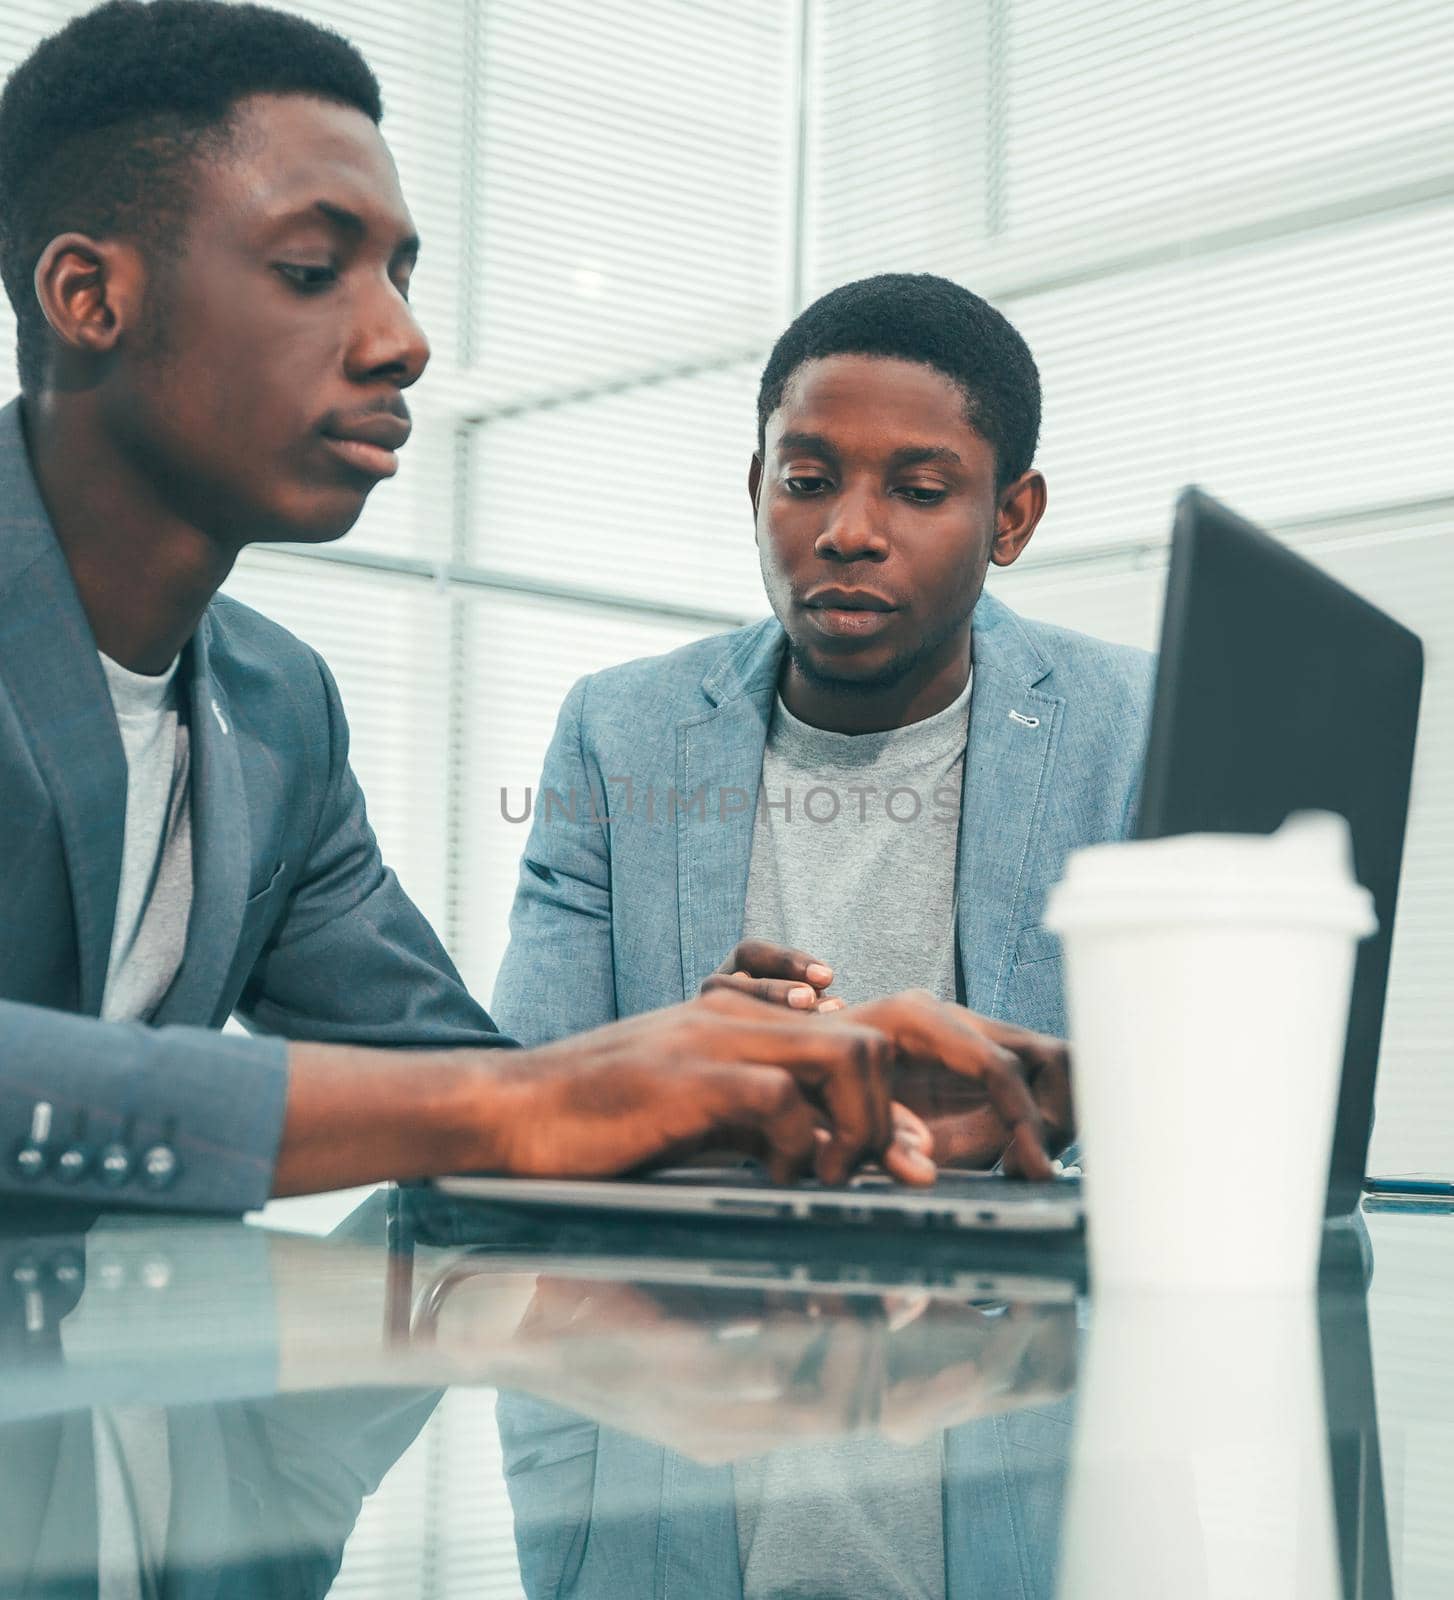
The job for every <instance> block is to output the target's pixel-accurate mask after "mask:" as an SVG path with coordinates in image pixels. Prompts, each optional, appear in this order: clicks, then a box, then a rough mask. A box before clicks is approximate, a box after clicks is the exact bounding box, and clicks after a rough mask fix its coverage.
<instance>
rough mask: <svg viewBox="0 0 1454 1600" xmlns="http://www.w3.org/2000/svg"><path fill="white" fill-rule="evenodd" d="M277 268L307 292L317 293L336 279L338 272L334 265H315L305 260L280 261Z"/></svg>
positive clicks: (293, 283)
mask: <svg viewBox="0 0 1454 1600" xmlns="http://www.w3.org/2000/svg"><path fill="white" fill-rule="evenodd" d="M277 270H278V271H279V272H280V273H282V275H283V276H284V277H285V278H286V279H287V280H288V282H289V283H291V284H292V285H293V287H294V288H295V289H301V290H302V291H303V292H304V293H305V294H316V293H317V292H318V290H320V289H326V288H327V287H328V285H329V284H331V283H333V282H335V281H336V279H337V278H338V273H337V272H336V271H335V270H334V269H333V268H332V267H319V266H313V265H311V264H309V263H308V262H304V261H279V262H278V263H277Z"/></svg>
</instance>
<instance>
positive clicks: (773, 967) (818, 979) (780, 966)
mask: <svg viewBox="0 0 1454 1600" xmlns="http://www.w3.org/2000/svg"><path fill="white" fill-rule="evenodd" d="M717 971H718V972H720V973H727V972H747V973H750V974H751V975H752V976H753V977H755V978H785V979H797V980H798V981H799V982H806V983H809V984H811V985H812V986H813V988H815V989H826V988H827V987H828V985H829V984H830V983H832V982H833V969H832V967H830V966H829V965H828V964H827V962H826V961H820V960H819V959H818V958H817V956H810V955H809V954H808V953H807V951H805V950H794V949H793V948H791V946H789V945H783V944H773V943H771V942H770V941H769V940H767V939H740V940H739V941H738V942H737V945H736V947H735V948H734V949H733V951H732V953H731V955H729V956H728V957H727V959H726V960H725V961H724V962H723V963H722V965H721V966H720V967H718V968H717Z"/></svg>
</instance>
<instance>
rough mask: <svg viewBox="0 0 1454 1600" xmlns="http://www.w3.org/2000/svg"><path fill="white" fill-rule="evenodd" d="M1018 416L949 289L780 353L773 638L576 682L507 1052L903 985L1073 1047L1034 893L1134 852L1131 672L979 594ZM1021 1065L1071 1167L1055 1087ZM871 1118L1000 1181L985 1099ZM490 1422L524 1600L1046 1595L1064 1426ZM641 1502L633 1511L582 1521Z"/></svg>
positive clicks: (796, 333) (526, 866)
mask: <svg viewBox="0 0 1454 1600" xmlns="http://www.w3.org/2000/svg"><path fill="white" fill-rule="evenodd" d="M1039 421H1040V388H1039V379H1038V375H1037V372H1036V368H1035V363H1034V361H1033V359H1032V357H1031V354H1030V351H1029V350H1028V348H1027V347H1026V345H1025V343H1024V341H1023V340H1022V339H1021V338H1020V336H1019V335H1018V334H1017V333H1016V332H1015V330H1014V329H1013V328H1012V327H1011V326H1010V324H1009V323H1008V322H1007V321H1006V320H1005V319H1004V318H1003V317H1002V316H1001V315H1000V314H999V313H998V312H996V311H995V310H994V309H993V308H992V307H990V306H988V305H987V304H986V303H985V302H984V301H982V300H980V299H979V298H978V297H976V296H975V295H972V294H970V293H969V292H968V291H967V290H965V289H963V288H960V287H959V286H957V285H955V284H953V283H950V282H948V281H946V280H944V279H942V278H935V277H929V276H910V275H889V276H883V277H878V278H871V279H867V280H865V281H863V282H859V283H852V284H848V285H846V286H844V287H843V288H840V289H837V290H834V291H833V292H832V293H830V294H827V295H825V296H824V297H823V298H822V299H821V300H819V301H818V302H817V303H816V304H814V305H812V306H810V307H809V308H808V309H807V310H806V311H805V312H803V314H802V315H801V316H800V317H799V318H798V319H797V320H796V321H795V322H794V323H793V325H792V326H791V327H790V328H789V329H788V330H787V332H786V333H784V334H783V336H782V338H781V339H780V340H779V341H778V343H777V345H776V347H775V348H774V350H773V352H772V354H771V356H770V358H769V360H768V363H767V367H766V369H765V371H764V373H763V378H762V384H761V389H760V392H759V399H758V448H757V451H756V453H755V454H754V456H753V458H752V461H751V464H750V467H749V472H748V489H749V493H750V496H751V501H752V508H753V517H754V530H755V537H756V541H757V546H758V552H759V556H760V559H761V564H762V572H763V580H764V584H765V586H766V590H767V595H768V599H769V601H770V602H771V605H772V610H773V617H772V618H771V619H770V620H768V621H765V622H762V623H758V624H755V625H753V626H751V627H746V628H742V629H740V630H738V631H737V632H735V633H730V634H727V635H724V636H720V637H717V638H711V639H705V640H702V641H701V642H699V643H696V644H692V645H688V646H686V647H685V648H683V649H680V650H677V651H675V652H673V653H672V654H670V655H666V656H661V657H657V658H655V659H653V660H645V661H634V662H630V663H628V664H627V665H625V666H620V667H613V668H611V669H609V670H607V671H605V672H601V673H597V674H595V675H593V676H591V677H588V678H585V679H583V680H582V681H581V682H580V683H578V684H576V686H575V687H574V688H573V689H572V690H571V692H570V694H569V696H568V697H567V699H566V702H565V705H564V707H563V708H562V710H561V713H560V719H559V722H558V725H557V727H556V732H555V737H554V738H553V740H552V741H551V745H550V749H549V752H548V754H547V756H546V760H545V769H544V772H543V773H542V775H541V779H540V786H539V789H538V790H537V791H536V801H535V820H534V823H533V826H532V830H531V834H530V838H529V841H528V843H527V845H526V849H525V855H524V860H523V863H522V867H521V872H520V882H519V887H518V889H517V892H516V897H515V905H514V910H513V914H512V919H511V939H510V945H509V949H508V951H507V952H506V956H505V960H504V964H503V966H502V968H501V972H500V976H499V980H498V982H497V985H496V989H495V995H494V1007H495V1013H496V1015H497V1016H498V1017H500V1018H501V1020H502V1024H503V1025H504V1026H506V1027H508V1028H510V1029H511V1031H512V1032H514V1033H516V1034H517V1035H518V1036H519V1037H520V1038H522V1039H525V1040H527V1041H530V1042H545V1041H549V1040H554V1039H559V1038H561V1037H562V1036H565V1035H568V1034H571V1033H574V1032H577V1031H579V1030H581V1029H586V1028H592V1027H596V1026H598V1025H599V1024H600V1023H602V1022H605V1021H607V1020H609V1019H611V1018H614V1017H623V1016H630V1015H632V1014H633V1013H635V1012H638V1011H642V1010H645V1009H648V1008H650V1007H653V1006H659V1005H664V1004H668V1003H670V1002H672V1001H675V1000H681V999H683V998H684V997H686V996H689V995H693V994H696V993H698V992H699V990H702V989H708V990H710V989H713V988H723V987H726V988H737V989H743V990H745V991H747V992H749V993H756V994H758V995H760V996H762V997H763V998H767V999H771V1000H774V1001H777V1002H779V1003H781V1004H784V1005H787V1006H789V1007H802V1008H804V1009H815V1008H826V1007H830V1006H835V1005H836V1004H838V1003H840V1002H847V1003H849V1004H850V1005H853V1006H855V1008H856V1010H855V1013H854V1014H865V1015H869V1016H871V1015H872V1014H873V1012H874V1006H875V1004H876V1003H877V1000H876V997H879V996H882V995H886V994H889V993H890V992H892V991H894V990H898V989H902V988H905V987H916V988H920V989H927V990H929V991H930V992H931V993H932V994H934V995H935V996H936V997H937V998H938V999H939V1000H940V1001H942V1002H954V1001H958V1002H960V1003H962V1004H964V1005H967V1006H968V1007H970V1008H972V1010H973V1011H975V1012H977V1013H982V1014H983V1015H985V1016H988V1017H993V1018H997V1019H1000V1020H1001V1021H1002V1022H1004V1023H1007V1024H1011V1025H1014V1026H1017V1027H1020V1028H1024V1029H1029V1030H1036V1031H1038V1032H1040V1033H1044V1034H1056V1035H1058V1034H1063V1033H1064V1031H1065V1005H1064V998H1063V992H1062V984H1061V972H1060V958H1059V949H1058V945H1057V942H1056V940H1055V938H1054V936H1053V935H1052V934H1051V933H1050V932H1049V931H1048V930H1047V929H1046V928H1044V927H1043V926H1042V922H1041V918H1042V914H1043V907H1044V903H1045V896H1046V892H1047V890H1048V889H1049V887H1050V885H1051V884H1053V883H1054V882H1055V880H1056V878H1057V877H1058V876H1059V875H1060V872H1061V869H1062V865H1063V863H1064V861H1065V857H1066V855H1067V853H1068V852H1069V851H1071V850H1074V849H1076V848H1078V847H1080V846H1082V845H1087V844H1093V843H1096V842H1099V841H1102V840H1108V839H1119V838H1122V837H1124V836H1125V835H1126V834H1127V833H1128V831H1129V829H1130V826H1131V822H1132V818H1133V813H1134V810H1135V804H1136V796H1137V783H1138V776H1139V772H1140V765H1141V756H1142V746H1143V743H1144V739H1145V731H1146V719H1147V713H1148V708H1149V699H1150V690H1151V660H1150V658H1149V657H1148V656H1147V655H1146V654H1145V653H1144V652H1142V651H1137V650H1130V649H1126V648H1124V647H1121V646H1117V645H1112V644H1106V643H1103V642H1102V641H1099V640H1096V639H1091V638H1086V637H1084V636H1082V635H1080V634H1076V633H1071V632H1068V631H1067V630H1065V629H1062V628H1056V627H1050V626H1047V625H1046V624H1044V623H1038V622H1032V621H1029V620H1027V619H1023V618H1021V617H1019V616H1017V615H1016V614H1015V613H1014V612H1013V611H1011V610H1010V608H1009V607H1008V606H1006V605H1005V604H1003V603H1002V602H1001V601H999V600H996V599H995V598H994V597H993V596H991V595H988V594H986V593H984V592H983V590H984V580H985V576H986V573H987V571H988V569H989V567H990V566H992V565H993V566H1000V567H1005V566H1009V565H1010V564H1011V563H1012V562H1014V561H1015V560H1016V559H1017V558H1018V557H1019V556H1020V554H1021V553H1022V552H1023V551H1024V549H1025V547H1026V545H1027V544H1028V543H1029V541H1030V538H1031V536H1032V535H1033V533H1034V532H1035V528H1036V526H1037V524H1038V523H1039V521H1040V518H1041V516H1042V514H1043V512H1044V509H1045V500H1046V488H1045V480H1044V478H1043V477H1042V476H1041V474H1040V473H1039V472H1038V471H1036V470H1035V467H1034V452H1035V446H1036V441H1037V436H1038V431H1039ZM1038 1068H1039V1070H1035V1069H1033V1068H1032V1071H1031V1082H1032V1087H1033V1089H1034V1091H1035V1094H1036V1097H1037V1101H1038V1103H1039V1107H1040V1111H1041V1113H1042V1116H1043V1118H1044V1121H1045V1124H1046V1127H1047V1130H1048V1131H1049V1133H1050V1134H1051V1136H1052V1138H1055V1137H1058V1138H1060V1139H1062V1140H1063V1139H1065V1138H1067V1137H1069V1134H1070V1131H1071V1112H1070V1105H1069V1093H1068V1090H1069V1086H1068V1082H1067V1078H1066V1074H1065V1070H1064V1058H1063V1056H1060V1055H1056V1054H1053V1053H1046V1054H1045V1055H1044V1056H1043V1057H1042V1058H1040V1060H1039V1062H1038ZM896 1092H897V1093H898V1094H899V1095H900V1097H901V1098H902V1099H903V1100H905V1101H906V1102H907V1103H908V1104H909V1105H910V1106H911V1107H912V1108H914V1109H915V1110H917V1111H919V1112H921V1113H922V1114H923V1115H924V1116H925V1118H926V1119H927V1120H928V1122H929V1125H930V1127H931V1130H932V1132H933V1137H934V1154H935V1158H936V1159H937V1160H938V1161H939V1162H941V1163H945V1162H954V1163H962V1164H965V1165H972V1166H988V1165H990V1164H991V1163H993V1162H994V1161H995V1160H996V1159H997V1158H998V1157H1000V1156H1001V1155H1002V1154H1003V1153H1004V1150H1005V1146H1006V1130H1005V1128H1004V1127H1003V1125H1002V1123H1001V1121H1000V1119H999V1117H998V1116H997V1115H996V1114H995V1111H994V1109H993V1107H992V1106H991V1105H989V1104H988V1103H987V1102H986V1101H985V1099H984V1097H983V1096H982V1095H979V1094H977V1093H976V1092H975V1090H974V1087H973V1086H972V1085H967V1084H965V1083H964V1082H963V1080H959V1079H952V1078H949V1077H948V1076H947V1075H946V1074H944V1073H943V1072H941V1071H936V1070H934V1069H933V1068H932V1067H931V1068H929V1069H927V1070H925V1071H923V1072H921V1073H914V1074H909V1075H907V1076H904V1075H901V1076H900V1078H899V1080H898V1083H897V1087H896ZM501 1419H502V1425H503V1427H504V1432H505V1440H506V1447H507V1463H508V1464H509V1465H510V1483H511V1491H512V1495H513V1496H514V1499H515V1504H516V1510H517V1527H518V1528H519V1530H520V1536H521V1549H522V1568H523V1570H525V1571H526V1572H527V1574H532V1575H535V1577H536V1579H537V1588H538V1591H539V1592H540V1593H542V1594H544V1593H556V1594H567V1593H569V1594H572V1595H576V1596H582V1597H584V1596H591V1595H596V1594H601V1595H603V1596H604V1595H605V1594H607V1593H609V1592H611V1585H612V1583H613V1581H615V1579H616V1578H617V1577H619V1574H620V1573H621V1572H623V1571H631V1572H633V1573H634V1574H635V1576H636V1579H637V1581H640V1582H644V1581H645V1579H646V1575H647V1574H649V1573H653V1572H654V1574H655V1580H656V1582H657V1583H658V1584H660V1583H661V1582H665V1584H666V1590H665V1591H664V1592H665V1593H667V1594H672V1595H674V1594H681V1595H683V1596H686V1595H688V1594H690V1595H691V1596H693V1600H699V1597H701V1596H704V1595H711V1596H714V1597H720V1600H737V1597H739V1596H745V1597H747V1600H753V1597H754V1596H757V1595H767V1594H776V1593H793V1594H798V1593H804V1594H806V1593H814V1594H840V1593H841V1594H848V1593H857V1592H861V1591H860V1589H858V1588H857V1587H855V1586H856V1585H857V1584H858V1583H859V1582H860V1581H862V1579H863V1575H864V1574H865V1573H869V1572H873V1573H875V1574H876V1576H875V1577H874V1578H873V1580H872V1586H873V1592H874V1593H876V1594H888V1593H896V1594H897V1593H902V1594H904V1595H920V1594H932V1595H944V1594H948V1595H950V1596H970V1595H978V1594H995V1595H1000V1594H1015V1595H1020V1596H1032V1595H1033V1596H1039V1595H1046V1596H1048V1594H1049V1593H1050V1590H1051V1587H1052V1584H1053V1573H1054V1551H1055V1534H1056V1529H1057V1524H1058V1508H1059V1504H1060V1483H1061V1466H1062V1464H1063V1460H1064V1445H1065V1435H1066V1427H1067V1418H1066V1416H1065V1415H1064V1411H1063V1408H1052V1409H1051V1410H1049V1411H1046V1412H1043V1413H1042V1412H1027V1413H1022V1414H1019V1415H1014V1414H1011V1415H1008V1416H1004V1417H998V1418H995V1419H993V1420H991V1421H988V1422H985V1423H978V1424H973V1425H970V1426H966V1427H960V1428H955V1429H952V1430H950V1431H949V1432H948V1433H946V1434H944V1435H943V1436H942V1437H939V1436H936V1437H933V1438H931V1439H929V1440H926V1441H924V1443H923V1444H921V1445H920V1446H917V1447H915V1449H913V1450H909V1451H904V1450H896V1449H891V1448H888V1447H885V1446H882V1445H878V1444H875V1443H874V1442H873V1441H871V1440H869V1441H860V1442H858V1443H856V1444H854V1445H851V1446H841V1447H838V1448H836V1449H835V1450H834V1451H833V1452H816V1453H809V1452H802V1451H799V1452H794V1453H792V1454H791V1455H789V1456H784V1457H781V1458H779V1457H774V1456H769V1457H767V1458H765V1459H763V1460H761V1461H757V1462H753V1463H747V1464H743V1463H739V1464H738V1465H737V1467H736V1468H735V1469H734V1468H731V1467H711V1468H709V1467H704V1466H701V1465H698V1464H696V1463H693V1462H689V1461H686V1460H685V1459H682V1458H680V1457H671V1456H667V1455H665V1454H664V1453H663V1452H661V1451H659V1450H658V1449H657V1448H656V1447H654V1446H651V1445H648V1444H646V1443H644V1442H642V1441H640V1440H635V1439H631V1438H629V1437H627V1436H626V1435H624V1434H621V1433H619V1432H616V1431H614V1430H611V1429H599V1430H598V1429H596V1428H594V1427H593V1426H592V1425H591V1424H589V1423H585V1422H582V1421H577V1422H575V1423H572V1422H571V1421H570V1419H568V1418H564V1419H563V1418H562V1417H561V1416H560V1415H559V1414H557V1413H553V1412H551V1411H550V1410H549V1409H548V1408H542V1407H540V1406H539V1404H538V1403H535V1402H525V1401H519V1400H514V1399H512V1400H509V1401H506V1402H502V1406H501ZM587 1464H589V1470H588V1469H587ZM644 1482H653V1483H655V1482H660V1483H661V1485H662V1492H661V1499H660V1505H659V1514H658V1515H656V1516H651V1515H647V1514H636V1515H633V1516H631V1517H623V1516H619V1515H613V1514H611V1513H610V1512H608V1511H606V1510H604V1509H602V1508H604V1507H606V1506H614V1505H615V1504H616V1500H617V1499H618V1498H619V1496H620V1494H622V1493H623V1492H624V1491H625V1486H626V1485H628V1484H631V1483H638V1484H639V1483H644ZM547 1502H548V1503H549V1505H550V1507H552V1508H553V1510H552V1511H551V1512H550V1514H547ZM643 1510H644V1508H643ZM586 1528H589V1530H590V1538H589V1539H586V1538H585V1537H584V1536H583V1535H584V1530H585V1529H586ZM668 1528H669V1529H670V1531H671V1551H672V1561H671V1563H670V1567H669V1570H667V1571H666V1572H665V1573H664V1574H663V1572H662V1571H661V1570H660V1562H659V1556H658V1552H659V1550H660V1549H661V1547H662V1545H661V1541H662V1539H663V1537H664V1534H663V1530H664V1529H668ZM886 1559H887V1560H888V1564H889V1567H890V1568H891V1570H892V1573H893V1580H892V1582H889V1581H888V1579H887V1578H886V1577H885V1575H884V1572H883V1570H882V1569H883V1566H884V1562H885V1560H886ZM613 1575H614V1576H613ZM531 1592H532V1594H534V1593H536V1592H537V1590H536V1588H532V1590H531ZM657 1592H663V1591H661V1590H660V1589H658V1591H657Z"/></svg>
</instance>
